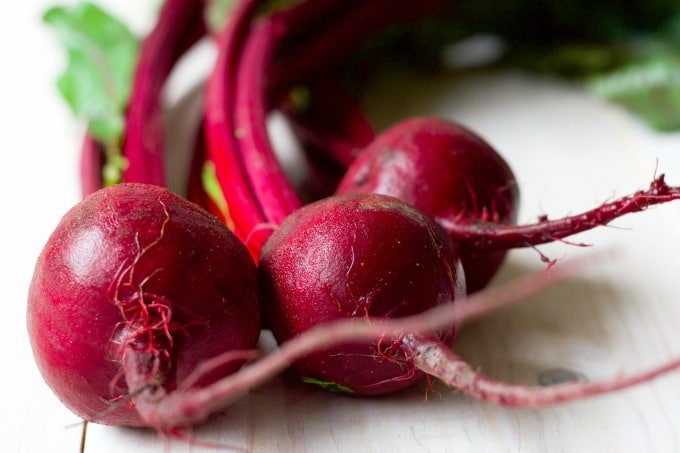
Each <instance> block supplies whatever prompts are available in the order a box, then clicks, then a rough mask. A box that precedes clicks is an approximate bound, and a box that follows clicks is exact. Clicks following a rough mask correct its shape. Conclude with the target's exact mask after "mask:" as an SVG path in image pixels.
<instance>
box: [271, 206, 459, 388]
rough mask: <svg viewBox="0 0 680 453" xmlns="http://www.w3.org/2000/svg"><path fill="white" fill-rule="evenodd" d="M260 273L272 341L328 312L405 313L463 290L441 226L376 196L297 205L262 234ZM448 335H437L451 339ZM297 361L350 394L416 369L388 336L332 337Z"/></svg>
mask: <svg viewBox="0 0 680 453" xmlns="http://www.w3.org/2000/svg"><path fill="white" fill-rule="evenodd" d="M259 275H260V277H261V279H260V284H261V294H262V302H263V304H264V307H265V311H266V313H267V319H268V321H269V323H270V327H271V329H272V332H273V333H274V335H275V337H276V338H277V340H278V341H279V342H284V341H287V340H289V339H291V338H292V337H294V336H296V335H298V334H300V333H301V332H304V331H306V330H308V329H310V328H311V327H313V326H314V325H316V324H321V323H327V322H330V321H334V320H337V319H342V318H351V317H361V318H367V319H371V318H384V317H389V318H392V317H403V316H408V315H413V314H416V313H420V312H422V311H425V310H427V309H428V308H431V307H434V306H437V305H439V304H443V303H451V302H453V301H454V300H455V299H457V298H458V297H460V296H462V295H464V293H465V288H464V278H463V274H462V271H461V266H460V261H459V260H458V255H457V251H456V250H455V249H454V247H453V245H452V243H451V241H449V240H448V238H447V237H446V234H445V233H444V231H443V230H442V229H441V227H439V225H437V224H436V223H435V222H434V221H433V220H431V219H430V218H428V217H426V216H425V215H423V214H422V213H421V212H419V211H418V210H416V209H414V208H412V207H411V206H409V205H407V204H406V203H403V202H401V201H399V200H397V199H395V198H392V197H386V196H382V195H348V196H342V197H331V198H326V199H324V200H322V201H319V202H316V203H313V204H310V205H307V206H305V207H304V208H302V209H300V210H298V211H296V212H295V213H293V214H292V215H291V216H289V217H288V218H287V219H286V220H285V221H284V222H283V224H281V226H280V227H279V228H278V229H277V230H276V231H274V233H273V234H272V236H271V237H270V239H269V240H268V241H267V242H266V244H265V247H264V248H263V250H262V254H261V256H260V263H259ZM453 334H454V329H453V328H450V329H448V330H445V331H442V332H440V333H439V334H438V337H439V338H441V339H442V341H445V342H450V341H451V340H452V339H453ZM296 367H297V370H298V372H299V373H300V374H301V375H302V376H303V377H306V378H312V379H314V380H317V381H318V382H322V383H326V385H329V386H331V385H332V386H334V387H335V388H336V389H344V390H346V391H348V392H349V391H351V392H352V393H356V394H379V393H388V392H393V391H395V390H398V389H401V388H404V387H407V386H410V385H412V384H413V383H415V382H417V381H419V380H421V379H422V378H423V374H422V373H418V372H415V370H414V369H413V366H412V365H411V364H409V358H408V357H406V356H405V355H404V353H403V351H401V345H399V344H392V343H390V342H386V343H381V344H377V343H375V342H369V343H362V342H359V343H351V344H344V345H338V346H335V347H333V348H331V349H329V350H327V351H324V352H322V353H317V354H313V355H311V356H309V357H307V358H305V359H303V360H301V361H299V362H298V363H297V365H296Z"/></svg>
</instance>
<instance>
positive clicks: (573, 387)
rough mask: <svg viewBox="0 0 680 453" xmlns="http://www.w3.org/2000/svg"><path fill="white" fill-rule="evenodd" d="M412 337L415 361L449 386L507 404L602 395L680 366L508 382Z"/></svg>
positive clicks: (542, 403)
mask: <svg viewBox="0 0 680 453" xmlns="http://www.w3.org/2000/svg"><path fill="white" fill-rule="evenodd" d="M412 341H413V360H414V365H415V366H416V367H417V368H419V369H421V370H422V371H424V372H425V373H428V374H429V375H431V376H434V377H436V378H438V379H440V380H441V381H442V382H444V383H445V384H446V385H448V386H449V387H453V388H455V389H458V390H460V391H461V392H463V393H466V394H468V395H471V396H473V397H475V398H478V399H480V400H483V401H489V402H492V403H494V404H498V405H501V406H506V407H515V408H521V407H525V408H526V407H538V406H547V405H552V404H558V403H564V402H569V401H574V400H578V399H583V398H588V397H592V396H596V395H602V394H606V393H610V392H614V391H617V390H622V389H626V388H629V387H632V386H634V385H637V384H642V383H645V382H649V381H651V380H652V379H655V378H657V377H659V376H662V375H664V374H667V373H670V372H672V371H676V370H678V369H680V358H676V359H674V360H671V361H669V362H667V363H664V364H662V365H658V366H656V367H653V368H650V369H648V370H644V371H642V372H638V373H635V374H631V375H628V376H617V377H614V378H611V379H605V380H598V381H591V382H581V381H578V382H567V383H561V384H556V385H552V386H549V387H530V386H526V385H517V384H508V383H505V382H500V381H497V380H495V379H491V378H489V377H487V376H483V375H482V374H480V373H479V372H478V371H476V370H475V369H474V368H473V367H472V366H471V365H470V364H469V363H467V362H465V361H464V360H463V359H462V358H461V357H459V356H458V355H456V354H455V353H454V352H453V351H451V349H450V348H449V347H447V346H446V345H445V344H442V343H439V342H436V341H419V340H418V339H416V338H413V339H412Z"/></svg>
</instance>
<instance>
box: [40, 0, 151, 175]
mask: <svg viewBox="0 0 680 453" xmlns="http://www.w3.org/2000/svg"><path fill="white" fill-rule="evenodd" d="M43 20H44V22H45V23H46V24H48V25H49V26H51V27H52V29H53V30H54V31H55V32H56V35H57V37H58V39H59V41H60V42H61V44H62V45H63V46H64V48H65V49H66V52H67V55H68V63H67V66H66V69H65V70H64V72H63V73H62V74H61V76H60V77H59V79H58V80H57V87H58V89H59V91H60V92H61V95H62V96H63V97H64V99H65V100H66V102H67V103H68V105H69V106H70V108H71V110H72V111H73V113H74V114H75V115H76V116H77V117H79V118H82V119H84V120H85V121H86V123H87V126H88V132H89V133H90V134H91V135H92V136H93V137H94V138H95V139H96V140H97V141H99V142H101V143H102V144H103V145H104V147H105V149H106V153H107V162H106V164H105V168H104V181H105V184H107V185H109V184H112V183H115V182H118V181H119V180H120V178H121V174H122V171H123V170H124V168H125V161H124V159H123V157H122V155H121V151H120V148H121V142H122V138H123V129H124V124H125V108H126V106H127V103H128V99H129V96H130V91H131V89H132V78H133V74H134V68H135V65H136V62H137V56H138V52H139V40H138V39H137V38H136V37H135V36H134V35H133V34H132V32H131V31H130V30H129V29H128V28H127V27H126V26H125V25H124V24H123V23H122V22H121V21H119V20H118V19H116V18H114V17H113V16H112V15H111V14H109V13H107V12H106V11H104V10H102V9H101V8H100V7H98V6H96V5H94V4H92V3H88V2H83V3H80V4H78V5H76V6H73V7H70V8H67V7H53V8H51V9H49V10H48V11H47V12H45V14H44V16H43Z"/></svg>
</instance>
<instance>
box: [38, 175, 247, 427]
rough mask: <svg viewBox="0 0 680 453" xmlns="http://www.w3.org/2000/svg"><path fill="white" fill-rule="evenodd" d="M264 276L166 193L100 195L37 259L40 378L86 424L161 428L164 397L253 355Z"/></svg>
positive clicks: (230, 239) (211, 224) (64, 224)
mask: <svg viewBox="0 0 680 453" xmlns="http://www.w3.org/2000/svg"><path fill="white" fill-rule="evenodd" d="M255 272H256V271H255V266H254V263H253V261H252V259H251V258H250V255H249V253H248V252H247V250H246V248H245V247H244V246H243V244H242V243H241V242H239V241H238V240H237V239H236V237H235V236H234V235H233V234H232V233H231V232H229V230H227V229H226V227H225V226H224V225H223V224H222V223H221V222H220V221H219V220H218V219H217V218H216V217H214V216H212V215H211V214H208V213H207V212H206V211H204V210H203V209H202V208H199V207H198V206H196V205H194V204H193V203H190V202H188V201H186V200H184V199H182V198H180V197H179V196H177V195H175V194H173V193H172V192H170V191H168V190H167V189H163V188H160V187H157V186H153V185H145V184H136V183H123V184H119V185H114V186H111V187H109V188H106V189H102V190H99V191H97V192H95V193H93V194H92V195H89V196H88V197H86V198H85V199H84V200H83V201H82V202H80V203H79V204H77V205H76V206H75V207H74V208H72V209H71V210H70V211H69V212H68V213H67V214H66V215H65V216H64V217H63V219H62V220H61V222H60V223H59V225H58V226H57V228H56V229H55V231H54V232H53V234H52V235H51V236H50V238H49V240H48V241H47V244H46V245H45V248H44V249H43V251H42V253H41V254H40V256H39V258H38V261H37V264H36V267H35V273H34V275H33V279H32V282H31V286H30V290H29V296H28V312H27V319H28V331H29V335H30V339H31V345H32V347H33V352H34V355H35V359H36V362H37V364H38V367H39V369H40V371H41V373H42V375H43V377H44V379H45V381H46V382H47V384H48V385H49V386H50V387H51V388H52V390H53V391H54V392H55V393H56V395H57V396H58V397H59V398H60V399H61V400H62V401H63V403H64V404H65V405H66V406H67V407H68V408H69V409H71V410H72V411H73V412H74V413H76V414H77V415H78V416H80V417H82V418H84V419H85V420H89V421H93V422H98V423H105V424H115V425H142V426H154V422H153V420H152V419H151V417H150V416H149V410H150V409H151V410H152V409H153V407H154V406H155V405H157V404H158V403H159V402H160V401H162V400H163V398H164V397H165V396H166V395H167V394H172V393H173V392H175V391H176V390H177V389H178V387H181V386H187V385H189V386H190V387H195V386H201V385H206V384H209V383H211V382H213V381H215V380H216V379H219V378H221V377H223V376H226V375H228V374H230V373H232V372H234V371H235V370H237V369H238V368H239V366H240V365H241V364H242V363H243V360H242V359H241V360H232V361H225V363H222V364H220V365H216V366H215V367H214V368H213V369H211V370H210V371H209V372H206V373H202V374H201V375H200V376H199V377H200V379H195V378H196V375H193V376H192V373H194V372H195V370H196V368H197V366H198V365H199V364H201V363H202V362H204V361H205V360H208V359H211V358H213V357H215V356H218V355H220V354H223V353H225V352H227V351H241V352H242V354H241V355H243V356H244V357H245V356H247V355H249V354H250V353H246V352H245V351H250V350H252V349H253V348H254V347H255V345H256V342H257V339H258V337H259V332H260V313H259V304H258V300H257V289H256V275H255ZM237 355H238V354H237ZM250 355H252V354H250ZM189 380H190V381H192V382H193V381H197V382H194V384H193V385H192V384H190V382H189Z"/></svg>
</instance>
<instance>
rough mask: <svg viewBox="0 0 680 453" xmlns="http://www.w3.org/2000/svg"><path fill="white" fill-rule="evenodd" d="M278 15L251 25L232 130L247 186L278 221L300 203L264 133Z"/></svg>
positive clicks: (269, 219) (266, 212)
mask: <svg viewBox="0 0 680 453" xmlns="http://www.w3.org/2000/svg"><path fill="white" fill-rule="evenodd" d="M276 17H279V16H277V15H273V16H271V18H267V19H263V20H260V21H257V22H256V23H254V24H253V25H252V26H251V31H250V34H249V36H248V38H247V40H246V42H245V44H244V48H243V54H242V56H241V62H240V64H239V67H238V71H237V86H238V90H237V91H236V103H235V112H234V114H235V133H236V140H237V142H238V151H239V152H240V156H241V160H242V162H243V170H244V171H245V173H246V175H247V178H248V182H249V184H250V187H251V189H252V191H253V193H254V194H255V197H256V199H257V201H258V203H259V206H260V208H261V210H262V212H263V214H264V216H265V218H266V219H267V222H269V223H272V224H274V225H278V224H280V223H281V222H282V221H283V219H285V218H286V217H287V216H288V215H289V214H290V213H291V212H293V211H295V210H296V209H298V208H299V207H300V206H301V204H302V203H301V201H300V197H299V196H298V195H297V193H296V192H295V189H294V188H293V186H292V184H291V183H290V181H289V180H288V178H287V176H286V174H285V173H284V171H283V169H282V168H281V165H280V164H279V162H278V160H277V158H276V155H275V153H274V149H273V147H272V144H271V141H270V140H269V136H268V133H267V113H268V112H269V106H268V105H267V101H266V91H265V88H266V87H265V85H266V73H267V68H268V67H269V63H270V61H271V58H272V55H273V50H274V45H275V43H276V41H277V39H279V37H280V36H282V35H283V34H284V33H285V30H286V29H285V24H284V23H283V22H281V21H280V20H277V19H276Z"/></svg>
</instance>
